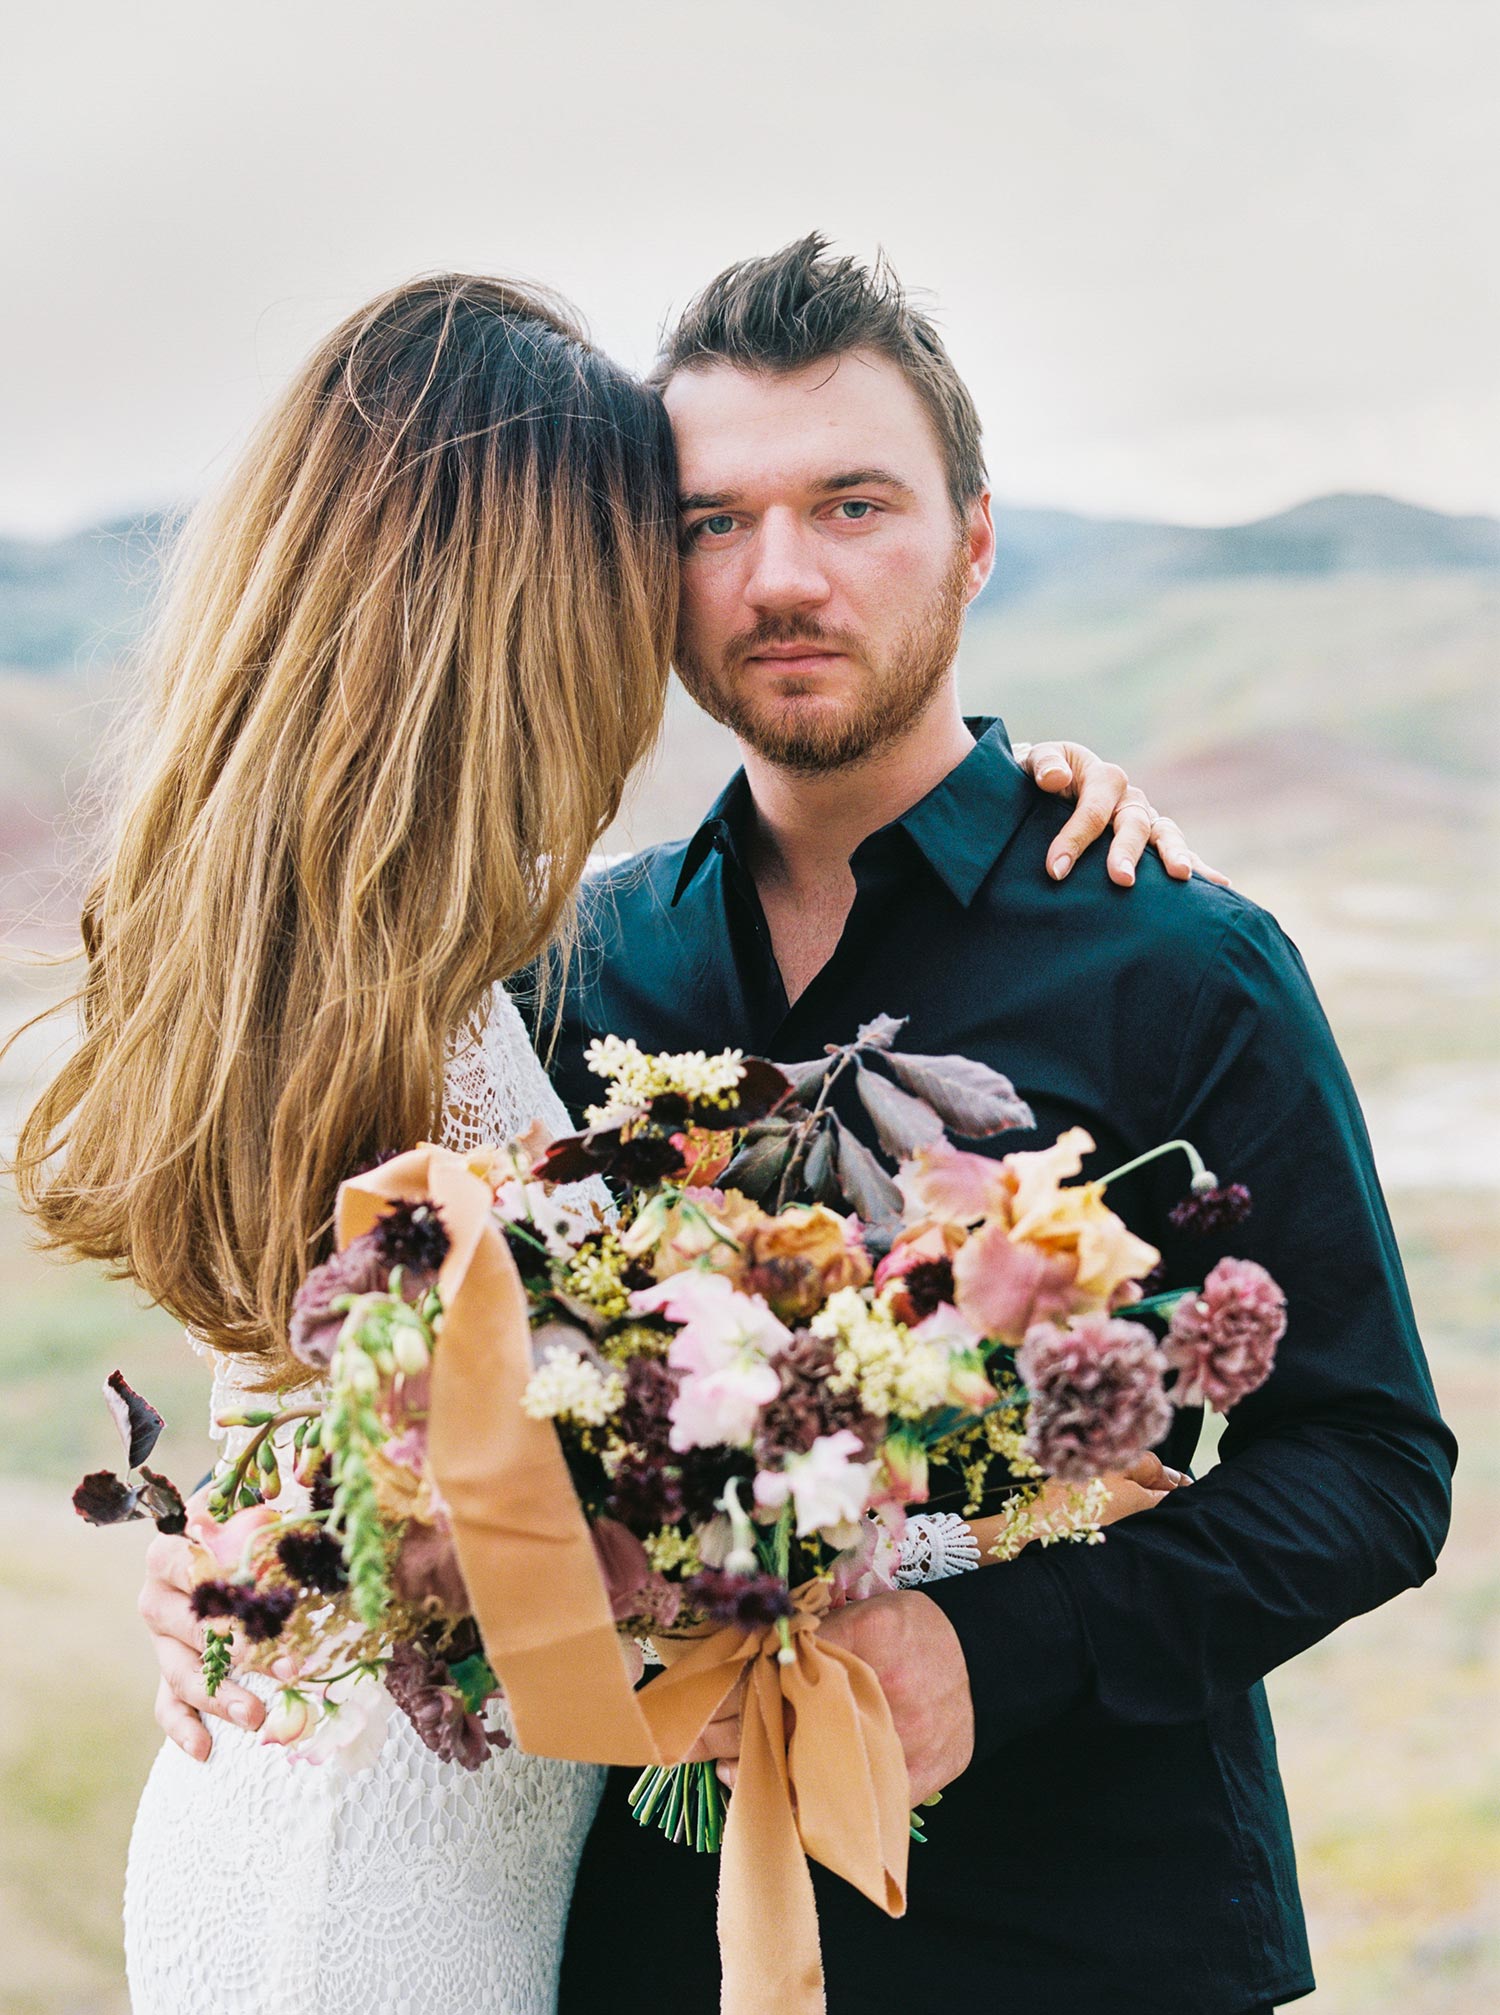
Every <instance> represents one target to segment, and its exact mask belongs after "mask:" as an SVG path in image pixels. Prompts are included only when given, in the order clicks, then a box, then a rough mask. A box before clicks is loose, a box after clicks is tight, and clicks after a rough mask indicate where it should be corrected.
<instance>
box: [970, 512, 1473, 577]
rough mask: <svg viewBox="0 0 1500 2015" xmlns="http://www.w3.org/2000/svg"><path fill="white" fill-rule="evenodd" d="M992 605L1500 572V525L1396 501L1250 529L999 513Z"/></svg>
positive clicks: (1273, 520)
mask: <svg viewBox="0 0 1500 2015" xmlns="http://www.w3.org/2000/svg"><path fill="white" fill-rule="evenodd" d="M995 530H996V535H997V539H998V542H999V552H998V557H997V559H996V563H995V572H994V576H993V578H992V580H991V582H990V586H989V588H988V590H987V591H986V593H985V597H984V599H985V601H986V602H992V603H993V602H1002V601H1014V600H1017V599H1018V598H1020V597H1022V596H1024V595H1030V594H1036V593H1039V592H1045V593H1049V594H1061V595H1064V596H1069V595H1075V594H1094V593H1101V592H1102V593H1106V594H1114V593H1120V592H1127V591H1128V592H1140V591H1149V590H1151V589H1155V588H1160V587H1165V586H1169V585H1171V584H1173V583H1175V582H1180V581H1203V580H1229V579H1234V578H1236V577H1237V576H1242V575H1246V574H1302V575H1306V574H1345V573H1357V572H1358V573H1410V572H1415V571H1419V570H1430V571H1438V572H1447V571H1449V570H1451V569H1463V570H1469V569H1475V568H1478V569H1483V570H1493V569H1500V521H1497V520H1496V519H1494V518H1478V517H1473V518H1455V517H1449V516H1447V515H1446V514H1445V513H1444V512H1442V511H1429V510H1425V509H1423V508H1422V506H1421V505H1418V504H1404V503H1401V502H1399V501H1398V500H1397V499H1396V498H1394V497H1380V496H1355V495H1348V496H1332V497H1314V498H1312V499H1310V500H1309V501H1308V502H1307V503H1305V504H1296V505H1294V506H1293V507H1292V508H1291V509H1290V510H1288V511H1281V512H1278V513H1277V514H1276V516H1274V517H1270V518H1258V519H1256V520H1255V521H1254V522H1253V523H1251V524H1248V525H1167V524H1151V523H1146V522H1140V521H1136V520H1133V519H1128V518H1085V517H1080V516H1078V515H1077V514H1076V513H1074V512H1072V511H1036V510H1027V509H1021V508H1014V507H1009V506H1004V505H1002V506H1000V507H998V508H997V510H996V513H995Z"/></svg>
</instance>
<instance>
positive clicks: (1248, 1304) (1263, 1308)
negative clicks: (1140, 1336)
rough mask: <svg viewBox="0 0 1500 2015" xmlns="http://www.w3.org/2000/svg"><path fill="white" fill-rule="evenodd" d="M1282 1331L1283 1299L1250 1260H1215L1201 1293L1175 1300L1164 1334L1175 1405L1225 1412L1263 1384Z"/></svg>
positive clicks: (1269, 1277) (1279, 1291) (1264, 1273)
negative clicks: (1205, 1406) (1174, 1380)
mask: <svg viewBox="0 0 1500 2015" xmlns="http://www.w3.org/2000/svg"><path fill="white" fill-rule="evenodd" d="M1285 1332H1286V1296H1285V1295H1284V1294H1283V1293H1282V1292H1281V1289H1280V1288H1279V1287H1278V1286H1277V1285H1276V1283H1275V1281H1274V1280H1273V1279H1272V1278H1271V1276H1270V1274H1268V1273H1267V1272H1266V1270H1265V1268H1264V1267H1263V1266H1257V1265H1256V1263H1255V1261H1254V1260H1253V1259H1221V1260H1220V1261H1219V1263H1218V1265H1217V1266H1216V1267H1215V1268H1214V1270H1213V1272H1212V1273H1211V1274H1210V1275H1209V1276H1208V1279H1207V1280H1206V1281H1204V1283H1203V1287H1202V1289H1201V1291H1200V1292H1199V1293H1197V1294H1193V1295H1189V1296H1188V1297H1187V1299H1186V1300H1185V1301H1180V1302H1178V1304H1177V1307H1176V1308H1175V1309H1174V1310H1173V1313H1172V1321H1171V1324H1170V1325H1169V1327H1168V1330H1167V1340H1166V1354H1167V1362H1168V1364H1170V1365H1171V1366H1172V1367H1173V1369H1174V1370H1175V1371H1176V1372H1177V1374H1178V1381H1177V1384H1176V1386H1175V1387H1174V1389H1173V1392H1172V1399H1173V1401H1174V1403H1175V1404H1176V1405H1178V1406H1201V1405H1203V1404H1204V1403H1205V1402H1207V1404H1208V1405H1209V1406H1211V1407H1213V1408H1214V1410H1215V1412H1217V1413H1227V1412H1228V1411H1229V1409H1230V1407H1232V1406H1234V1405H1236V1404H1237V1403H1238V1402H1239V1401H1240V1400H1242V1399H1243V1398H1244V1397H1245V1395H1246V1393H1247V1392H1254V1390H1255V1388H1256V1387H1257V1386H1258V1385H1264V1383H1265V1382H1266V1380H1267V1378H1268V1377H1269V1376H1270V1373H1271V1367H1272V1365H1273V1364H1274V1363H1275V1361H1276V1346H1277V1344H1278V1343H1280V1341H1281V1339H1282V1337H1283V1335H1284V1334H1285Z"/></svg>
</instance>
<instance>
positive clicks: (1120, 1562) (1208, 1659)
mask: <svg viewBox="0 0 1500 2015" xmlns="http://www.w3.org/2000/svg"><path fill="white" fill-rule="evenodd" d="M1179 1054H1180V1058H1181V1061H1180V1064H1179V1066H1178V1070H1177V1078H1176V1084H1175V1086H1174V1089H1173V1093H1172V1100H1171V1105H1172V1110H1171V1111H1170V1112H1169V1113H1168V1114H1167V1115H1165V1118H1166V1127H1165V1129H1164V1131H1163V1134H1162V1138H1163V1139H1170V1138H1172V1137H1174V1136H1177V1135H1181V1136H1185V1137H1187V1138H1188V1139H1191V1140H1192V1141H1193V1142H1194V1143H1195V1145H1196V1146H1197V1147H1198V1148H1199V1150H1200V1152H1201V1153H1202V1155H1203V1157H1204V1159H1205V1161H1206V1162H1207V1163H1208V1165H1209V1167H1210V1168H1212V1169H1215V1170H1216V1171H1217V1172H1218V1173H1219V1175H1220V1176H1221V1179H1223V1180H1225V1181H1235V1182H1244V1183H1246V1184H1247V1185H1248V1186H1249V1188H1250V1190H1251V1193H1252V1197H1253V1200H1254V1208H1253V1212H1252V1214H1251V1216H1250V1218H1249V1220H1248V1221H1247V1222H1246V1223H1245V1224H1243V1225H1240V1226H1237V1227H1236V1228H1235V1229H1234V1230H1233V1231H1232V1232H1230V1233H1226V1234H1224V1235H1223V1237H1222V1238H1221V1239H1220V1240H1218V1241H1217V1242H1216V1243H1215V1244H1214V1245H1212V1246H1207V1245H1205V1244H1204V1243H1202V1242H1198V1241H1186V1240H1184V1239H1183V1238H1182V1237H1181V1236H1180V1235H1179V1234H1175V1233H1173V1232H1172V1231H1171V1229H1170V1227H1168V1226H1167V1225H1166V1223H1165V1200H1166V1199H1167V1198H1168V1196H1169V1194H1170V1192H1169V1190H1167V1189H1166V1188H1159V1189H1158V1192H1157V1196H1158V1203H1157V1206H1156V1209H1157V1222H1156V1223H1155V1224H1153V1225H1151V1226H1150V1227H1148V1226H1147V1225H1146V1224H1145V1223H1143V1222H1141V1221H1140V1220H1139V1218H1136V1219H1135V1221H1134V1223H1133V1228H1134V1229H1137V1230H1139V1231H1141V1232H1142V1233H1143V1234H1144V1235H1146V1236H1149V1237H1152V1238H1153V1239H1154V1240H1155V1242H1156V1243H1158V1244H1160V1245H1161V1246H1162V1248H1163V1252H1164V1255H1165V1257H1166V1259H1167V1262H1168V1278H1169V1280H1171V1281H1173V1282H1176V1281H1183V1282H1191V1281H1193V1280H1197V1279H1201V1278H1202V1277H1203V1274H1204V1272H1205V1271H1207V1269H1208V1268H1209V1267H1211V1266H1212V1265H1213V1263H1214V1260H1215V1259H1216V1258H1217V1257H1218V1256H1219V1254H1220V1253H1221V1252H1223V1251H1226V1250H1232V1251H1234V1252H1235V1253H1237V1254H1238V1255H1240V1256H1242V1257H1244V1258H1247V1259H1254V1260H1258V1261H1259V1262H1260V1263H1261V1264H1262V1265H1263V1266H1265V1267H1266V1268H1267V1269H1268V1270H1269V1271H1270V1272H1271V1273H1272V1274H1273V1275H1274V1276H1275V1278H1276V1279H1277V1280H1278V1281H1279V1283H1280V1284H1281V1286H1282V1288H1283V1289H1284V1291H1285V1293H1286V1297H1287V1316H1288V1321H1287V1330H1286V1334H1285V1336H1284V1337H1283V1339H1282V1342H1281V1345H1280V1348H1279V1351H1278V1355H1277V1362H1276V1366H1275V1369H1274V1370H1273V1372H1272V1374H1271V1376H1270V1378H1269V1379H1268V1380H1267V1382H1266V1383H1265V1384H1264V1385H1263V1386H1262V1387H1261V1388H1260V1390H1259V1391H1258V1392H1255V1393H1252V1394H1251V1395H1250V1396H1249V1397H1248V1398H1247V1399H1245V1400H1243V1401H1242V1402H1241V1403H1240V1404H1239V1405H1238V1406H1237V1407H1236V1408H1235V1409H1234V1410H1233V1413H1232V1414H1231V1416H1230V1418H1229V1420H1228V1423H1227V1425H1226V1429H1225V1433H1224V1438H1223V1442H1222V1444H1221V1447H1220V1460H1219V1463H1218V1465H1217V1466H1216V1467H1215V1468H1214V1469H1212V1470H1210V1471H1209V1472H1208V1474H1207V1475H1205V1476H1204V1477H1202V1478H1200V1479H1199V1480H1198V1481H1197V1482H1195V1483H1194V1484H1192V1485H1191V1486H1190V1487H1189V1488H1188V1489H1186V1490H1183V1491H1181V1492H1179V1493H1177V1494H1175V1495H1174V1496H1172V1497H1170V1498H1168V1499H1166V1500H1165V1501H1164V1502H1163V1503H1162V1504H1160V1505H1158V1506H1157V1507H1155V1508H1154V1509H1153V1510H1151V1511H1149V1512H1144V1513H1140V1514H1138V1515H1137V1516H1135V1517H1133V1518H1129V1519H1126V1520H1123V1521H1121V1522H1120V1523H1119V1524H1117V1525H1115V1526H1112V1527H1111V1528H1110V1529H1109V1532H1108V1535H1107V1538H1106V1541H1105V1544H1104V1545H1102V1546H1097V1547H1078V1546H1067V1545H1060V1546H1054V1547H1051V1548H1048V1549H1046V1550H1043V1549H1042V1548H1040V1547H1035V1546H1034V1547H1031V1548H1029V1549H1028V1550H1027V1551H1026V1552H1025V1553H1024V1554H1022V1555H1021V1557H1020V1558H1019V1559H1018V1560H1016V1561H1014V1562H1012V1563H1010V1564H1009V1565H1005V1566H1000V1567H989V1568H985V1569H982V1570H981V1571H980V1572H978V1573H975V1574H968V1575H961V1576H958V1577H956V1578H955V1579H953V1580H950V1581H945V1582H939V1583H936V1584H934V1585H933V1587H932V1588H931V1589H929V1590H927V1591H925V1592H927V1593H928V1594H930V1595H931V1597H932V1599H933V1600H934V1601H935V1602H937V1603H938V1604H939V1606H940V1607H941V1608H942V1609H943V1610H944V1612H945V1613H946V1614H947V1616H948V1618H949V1620H950V1622H951V1623H952V1624H953V1626H954V1628H955V1630H956V1631H957V1633H958V1637H959V1641H960V1643H961V1645H962V1647H963V1651H964V1656H965V1659H966V1661H967V1664H968V1670H969V1678H970V1684H971V1688H972V1692H973V1697H974V1706H975V1724H976V1757H982V1756H985V1755H987V1754H992V1753H993V1752H994V1751H995V1750H997V1749H998V1748H999V1747H1001V1746H1002V1745H1003V1744H1004V1743H1006V1742H1008V1741H1013V1740H1015V1739H1017V1738H1018V1737H1021V1736H1024V1735H1027V1734H1029V1733H1031V1732H1033V1731H1034V1730H1036V1729H1038V1728H1040V1727H1043V1726H1045V1725H1046V1724H1047V1723H1048V1722H1050V1721H1052V1720H1054V1719H1055V1718H1056V1717H1057V1716H1059V1715H1060V1714H1063V1713H1066V1712H1069V1711H1073V1710H1079V1709H1082V1710H1083V1711H1085V1712H1087V1713H1089V1714H1091V1715H1096V1716H1098V1717H1102V1718H1103V1719H1104V1720H1105V1721H1107V1722H1111V1723H1124V1724H1150V1723H1157V1724H1161V1723H1170V1722H1181V1721H1188V1720H1195V1719H1201V1718H1202V1717H1203V1716H1204V1715H1205V1714H1206V1713H1207V1712H1208V1711H1209V1710H1210V1708H1211V1707H1212V1706H1213V1704H1214V1702H1215V1701H1216V1700H1217V1699H1218V1698H1220V1697H1222V1696H1225V1695H1229V1694H1234V1693H1239V1692H1243V1691H1244V1690H1245V1689H1246V1688H1248V1687H1249V1686H1251V1685H1252V1684H1253V1683H1254V1682H1255V1681H1256V1680H1258V1679H1260V1678H1262V1677H1263V1676H1264V1675H1265V1674H1266V1673H1267V1672H1269V1671H1271V1670H1272V1669H1273V1668H1274V1667H1275V1666H1277V1665H1280V1664H1281V1663H1283V1661H1284V1660H1286V1659H1288V1658H1291V1657H1293V1656H1295V1654H1296V1653H1298V1652H1300V1651H1303V1650H1305V1649H1306V1648H1307V1646H1309V1645H1310V1644H1315V1643H1317V1641H1318V1640H1319V1639H1320V1638H1322V1637H1324V1636H1326V1635H1327V1634H1328V1632H1329V1631H1331V1630H1333V1629H1335V1628H1336V1627H1337V1625H1339V1624H1340V1623H1342V1622H1344V1621H1345V1620H1346V1619H1347V1618H1349V1617H1351V1616H1357V1615H1360V1614H1361V1613H1362V1612H1364V1611H1365V1610H1368V1609H1373V1608H1375V1607H1376V1606H1377V1605H1379V1604H1380V1603H1383V1602H1386V1601H1388V1600H1389V1599H1390V1598H1391V1597H1392V1596H1394V1595H1396V1594H1398V1593H1400V1591H1401V1590H1403V1589H1405V1588H1410V1587H1413V1586H1415V1585H1417V1584H1418V1583H1420V1582H1422V1581H1424V1580H1426V1579H1427V1577H1428V1576H1429V1575H1430V1574H1431V1573H1432V1571H1433V1567H1434V1565H1435V1563H1436V1559H1437V1554H1438V1550H1439V1548H1440V1547H1441V1545H1442V1543H1443V1539H1444V1537H1445V1535H1446V1532H1447V1524H1448V1512H1449V1497H1450V1485H1451V1477H1452V1471H1453V1464H1454V1460H1455V1455H1456V1450H1455V1444H1454V1441H1453V1437H1452V1436H1451V1434H1450V1433H1449V1431H1448V1429H1447V1428H1446V1427H1445V1426H1444V1424H1443V1422H1442V1419H1441V1418H1440V1416H1439V1413H1438V1409H1437V1402H1436V1399H1435V1397H1434V1394H1433V1389H1432V1383H1431V1380H1430V1378H1429V1375H1428V1371H1427V1366H1426V1362H1425V1359H1424V1357H1423V1353H1422V1346H1421V1343H1420V1341H1419V1339H1418V1336H1417V1332H1416V1326H1415V1322H1414V1319H1413V1316H1412V1310H1411V1303H1410V1300H1409V1298H1408V1295H1407V1290H1406V1283H1405V1279H1404V1277H1403V1274H1402V1269H1401V1261H1400V1258H1399V1255H1398V1253H1397V1250H1396V1243H1395V1237H1394V1234H1393V1232H1392V1230H1391V1224H1390V1219H1389V1216H1388V1215H1387V1212H1386V1208H1385V1203H1384V1200H1383V1198H1382V1196H1381V1193H1380V1186H1379V1183H1378V1181H1377V1178H1376V1175H1375V1168H1374V1163H1373V1159H1372V1157H1371V1153H1370V1145H1369V1140H1368V1137H1367V1135H1366V1132H1365V1128H1364V1122H1363V1119H1362V1117H1361V1115H1360V1111H1359V1106H1358V1103H1357V1101H1356V1099H1355V1096H1354V1091H1353V1087H1352V1086H1351V1084H1350V1082H1349V1078H1348V1073H1347V1072H1346V1071H1345V1069H1344V1065H1343V1062H1342V1059H1341V1058H1340V1056H1339V1054H1338V1050H1337V1048H1336V1047H1335V1044H1334V1041H1333V1036H1332V1033H1331V1031H1330V1030H1329V1027H1328V1024H1327V1021H1326V1020H1325V1018H1324V1016H1323V1013H1322V1010H1321V1008H1320V1007H1319V1005H1318V1001H1317V998H1316V996H1315V994H1314V993H1313V990H1312V986H1311V983H1310V981H1309V980H1308V977H1307V973H1306V970H1305V969H1304V967H1303V965H1302V961H1301V959H1300V958H1299V957H1298V954H1297V952H1296V949H1295V947H1294V946H1293V945H1292V944H1291V943H1290V941H1289V940H1288V939H1287V938H1286V937H1285V936H1284V935H1283V934H1282V932H1281V931H1280V930H1279V929H1278V928H1277V926H1276V924H1275V922H1274V920H1273V919H1272V918H1270V917H1269V916H1267V915H1266V914H1265V913H1264V912H1263V911H1260V910H1257V909H1255V908H1254V907H1253V906H1252V905H1250V904H1246V903H1244V902H1242V901H1241V902H1238V903H1235V904H1234V905H1233V906H1232V907H1231V910H1230V914H1229V918H1228V921H1227V922H1226V924H1225V925H1224V928H1223V931H1222V934H1221V935H1220V936H1219V937H1218V939H1217V941H1216V942H1214V943H1213V945H1212V949H1211V952H1210V955H1209V957H1208V960H1207V963H1206V965H1205V966H1204V967H1203V968H1202V977H1201V980H1200V983H1199V984H1198V986H1197V994H1196V999H1195V1000H1194V1001H1193V1002H1192V1004H1191V1006H1190V1007H1189V1008H1188V1010H1187V1013H1186V1020H1185V1025H1184V1028H1183V1039H1182V1043H1181V1049H1180V1052H1179ZM1181 1189H1182V1185H1181V1184H1180V1183H1179V1184H1177V1185H1176V1191H1177V1193H1178V1194H1180V1193H1181Z"/></svg>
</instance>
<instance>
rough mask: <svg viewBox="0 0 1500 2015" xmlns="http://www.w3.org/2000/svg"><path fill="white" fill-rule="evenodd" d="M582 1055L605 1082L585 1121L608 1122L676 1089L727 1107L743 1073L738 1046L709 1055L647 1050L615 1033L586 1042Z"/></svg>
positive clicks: (698, 1051)
mask: <svg viewBox="0 0 1500 2015" xmlns="http://www.w3.org/2000/svg"><path fill="white" fill-rule="evenodd" d="M584 1061H585V1063H587V1065H588V1067H589V1069H590V1070H591V1071H592V1072H593V1073H594V1075H595V1077H602V1078H604V1079H606V1080H607V1082H608V1087H609V1089H608V1095H607V1097H606V1098H605V1101H604V1103H603V1105H595V1106H590V1107H589V1109H588V1111H587V1113H586V1114H585V1115H584V1117H585V1118H586V1119H587V1120H588V1123H589V1125H590V1126H607V1125H609V1124H610V1122H611V1121H613V1120H617V1119H619V1118H620V1117H621V1116H622V1115H623V1114H625V1113H628V1112H634V1111H635V1110H636V1109H637V1108H638V1107H640V1106H643V1105H649V1104H650V1103H651V1101H652V1099H654V1098H657V1097H659V1096H660V1095H661V1094H662V1093H663V1092H676V1093H678V1094H679V1095H680V1096H681V1097H683V1098H686V1099H691V1100H692V1101H693V1103H694V1104H695V1105H717V1106H725V1107H727V1106H728V1105H730V1104H731V1103H732V1100H733V1094H734V1091H735V1088H736V1086H737V1085H738V1084H739V1081H740V1079H741V1078H742V1077H743V1076H744V1075H745V1057H744V1052H743V1050H737V1049H726V1050H720V1051H718V1052H717V1054H715V1055H714V1056H709V1055H708V1054H707V1053H706V1052H705V1051H703V1050H701V1049H695V1050H683V1051H681V1052H679V1053H678V1054H676V1055H669V1054H665V1053H663V1054H661V1055H651V1056H648V1055H647V1054H646V1052H645V1051H644V1050H643V1049H641V1048H640V1046H639V1045H638V1044H637V1043H635V1042H634V1041H627V1040H622V1039H621V1038H620V1037H619V1036H616V1035H609V1036H604V1037H603V1038H602V1039H600V1040H597V1041H594V1042H591V1043H590V1044H589V1046H588V1048H587V1049H586V1050H585V1052H584Z"/></svg>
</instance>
